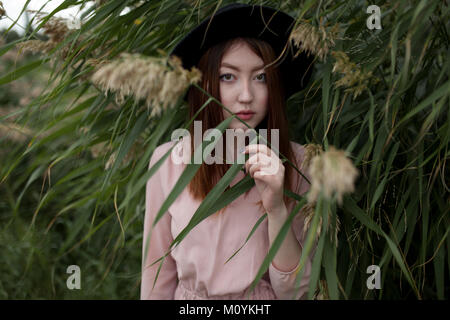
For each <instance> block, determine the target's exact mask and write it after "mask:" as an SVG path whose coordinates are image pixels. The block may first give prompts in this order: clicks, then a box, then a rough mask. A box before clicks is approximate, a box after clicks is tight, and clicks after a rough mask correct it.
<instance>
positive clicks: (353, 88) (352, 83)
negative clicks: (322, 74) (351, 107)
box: [331, 51, 378, 99]
mask: <svg viewBox="0 0 450 320" xmlns="http://www.w3.org/2000/svg"><path fill="white" fill-rule="evenodd" d="M331 54H332V55H333V57H334V58H335V59H336V62H335V63H334V66H333V70H332V72H339V73H341V74H342V75H343V77H342V78H341V79H339V80H338V81H336V83H335V84H336V86H337V87H347V89H345V91H346V92H349V93H353V99H355V98H356V97H357V96H359V95H360V94H361V93H362V92H363V91H364V89H366V88H367V86H368V85H369V82H370V80H373V81H374V82H377V81H378V79H377V78H373V77H372V72H371V71H369V72H363V71H362V70H361V68H360V67H359V66H357V65H356V64H355V63H354V62H351V61H350V58H349V57H348V55H347V54H346V53H345V52H342V51H333V52H332V53H331Z"/></svg>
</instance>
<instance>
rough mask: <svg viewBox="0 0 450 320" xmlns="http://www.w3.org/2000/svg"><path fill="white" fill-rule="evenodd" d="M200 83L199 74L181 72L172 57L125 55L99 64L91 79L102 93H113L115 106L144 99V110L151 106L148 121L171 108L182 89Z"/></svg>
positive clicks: (197, 72)
mask: <svg viewBox="0 0 450 320" xmlns="http://www.w3.org/2000/svg"><path fill="white" fill-rule="evenodd" d="M200 79H201V72H200V70H198V69H197V68H195V67H193V68H192V69H191V70H190V71H188V70H185V69H183V67H182V63H181V60H180V59H179V58H178V57H176V56H171V57H169V58H156V57H147V56H143V55H140V54H129V53H122V54H121V56H120V58H119V59H117V60H114V61H112V62H110V63H107V64H103V65H102V66H101V67H100V68H99V69H98V70H97V71H96V72H95V73H94V74H93V76H92V78H91V80H92V82H93V83H95V84H97V85H99V86H100V87H101V88H102V90H104V91H105V92H106V91H108V90H110V91H113V92H115V93H116V101H117V103H119V104H121V103H123V101H124V100H125V98H126V97H127V96H130V95H132V96H134V98H135V99H137V100H140V99H144V100H145V102H146V105H147V106H148V107H150V106H152V112H151V117H152V116H154V115H159V114H160V113H161V112H162V110H163V109H164V110H165V109H167V108H169V107H171V106H173V105H174V104H175V103H176V101H177V99H178V98H179V97H180V95H181V94H182V93H183V92H184V91H185V89H186V88H187V87H188V86H189V85H190V84H193V83H197V82H199V81H200Z"/></svg>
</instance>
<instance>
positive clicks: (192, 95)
mask: <svg viewBox="0 0 450 320" xmlns="http://www.w3.org/2000/svg"><path fill="white" fill-rule="evenodd" d="M239 40H243V41H245V42H246V43H247V44H248V45H249V47H250V48H251V50H252V51H253V52H254V53H255V54H257V55H258V56H259V57H260V58H261V59H262V60H263V62H264V64H265V65H268V64H270V63H272V62H273V61H274V60H275V58H276V57H275V53H274V51H273V49H272V47H271V46H270V45H269V44H268V43H267V42H265V41H262V40H258V39H254V38H244V37H240V38H233V39H230V40H227V41H224V42H221V43H219V44H217V45H215V46H213V47H211V48H209V49H208V50H207V51H206V52H205V53H204V54H203V56H202V57H201V59H200V61H199V63H198V64H197V68H199V69H200V70H201V71H202V82H201V87H202V88H203V89H204V90H205V91H206V92H208V93H209V94H211V96H213V97H214V98H216V99H217V100H218V101H220V83H219V77H220V74H219V72H220V70H219V68H220V62H221V61H222V57H223V55H224V54H225V52H226V51H227V50H228V49H229V48H230V47H231V46H233V44H235V43H236V42H237V41H239ZM265 72H266V81H267V82H266V83H267V88H268V113H267V115H266V117H265V118H264V119H263V120H262V121H261V123H260V124H259V125H258V126H257V127H256V128H254V129H255V130H256V132H258V129H260V128H264V129H267V141H268V142H269V143H270V142H271V135H270V132H271V129H279V140H280V141H279V152H280V153H281V154H283V155H284V156H285V157H287V158H288V159H289V160H290V161H291V162H292V163H294V164H295V163H296V162H295V159H294V152H293V150H292V148H291V144H290V137H289V130H288V121H287V118H286V111H285V110H286V101H285V93H284V88H283V85H282V81H281V75H280V72H279V69H278V67H277V66H275V65H272V66H269V67H268V68H266V69H265ZM187 100H188V104H189V116H190V118H192V117H193V116H194V114H195V113H196V112H197V111H198V109H199V108H200V107H201V106H202V105H203V104H204V103H205V102H206V101H207V100H208V96H207V95H205V94H204V93H203V92H201V91H200V90H198V89H197V88H195V87H191V88H190V89H189V91H188V95H187ZM195 120H201V123H202V132H205V131H206V130H208V129H210V128H215V127H217V125H219V124H220V123H221V122H222V121H223V120H225V119H224V117H223V113H222V107H221V106H220V105H218V104H217V103H215V102H214V101H213V102H210V103H209V105H208V106H206V107H205V108H204V109H203V110H202V111H201V112H200V114H199V115H198V117H197V118H196V119H195ZM189 131H190V133H191V137H193V136H194V126H193V124H192V125H191V127H190V128H189ZM222 141H223V146H224V150H226V146H225V144H226V139H222ZM246 144H247V143H246ZM191 150H192V152H194V139H191ZM222 154H225V152H224V153H222ZM280 158H281V155H280ZM230 166H231V165H230V164H227V163H226V161H224V163H223V164H219V163H213V164H206V163H204V162H203V163H202V164H201V166H200V168H199V170H198V171H197V173H196V175H195V176H194V178H193V179H192V180H191V182H190V184H189V186H188V189H189V192H190V193H191V195H192V196H193V197H194V198H195V199H198V200H203V199H204V198H205V197H206V195H207V194H208V192H209V191H211V189H212V188H213V187H214V186H215V185H216V184H217V182H218V181H219V180H220V179H221V178H222V177H223V176H224V175H225V173H226V171H227V170H228V169H229V168H230ZM284 167H285V181H284V185H285V188H287V189H289V190H294V189H293V188H292V181H293V180H292V173H293V169H292V167H291V166H290V165H288V164H287V163H285V164H284ZM247 174H248V173H247ZM229 188H230V186H228V187H227V189H226V190H228V189H229ZM249 191H250V190H249ZM249 191H247V192H246V193H245V197H246V196H247V195H248V192H249ZM291 200H292V199H291V198H288V197H286V196H284V201H285V204H286V206H287V205H288V202H289V201H291ZM255 204H259V205H260V209H261V210H264V209H263V207H262V201H258V202H257V203H255ZM223 209H225V208H223ZM221 211H222V210H221Z"/></svg>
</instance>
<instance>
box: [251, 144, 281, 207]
mask: <svg viewBox="0 0 450 320" xmlns="http://www.w3.org/2000/svg"><path fill="white" fill-rule="evenodd" d="M245 153H249V154H252V155H250V157H249V158H248V160H247V161H246V162H245V165H244V168H245V172H248V173H249V174H250V176H251V177H252V178H253V179H255V184H256V188H257V190H258V192H259V195H260V196H261V199H262V202H263V206H264V208H265V209H266V211H267V214H269V215H270V214H273V213H276V212H281V211H282V209H283V208H284V207H285V203H284V200H283V188H284V170H285V168H284V165H283V163H282V162H281V160H280V158H279V157H278V156H277V155H276V154H275V152H274V151H272V150H271V149H270V148H269V147H268V146H266V145H264V144H250V145H248V146H246V147H245V149H244V151H243V154H245Z"/></svg>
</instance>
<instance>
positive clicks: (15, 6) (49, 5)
mask: <svg viewBox="0 0 450 320" xmlns="http://www.w3.org/2000/svg"><path fill="white" fill-rule="evenodd" d="M0 2H2V3H3V7H4V9H5V11H6V14H7V15H8V16H9V17H10V18H11V19H13V20H16V19H17V17H18V16H19V14H20V12H21V11H22V8H23V6H24V5H25V3H26V0H0ZM63 2H64V0H31V1H30V3H29V4H28V9H29V10H39V9H40V8H41V7H42V6H43V5H45V7H44V8H43V9H42V11H44V12H49V13H50V12H51V11H52V10H54V9H55V8H57V7H58V6H59V5H60V4H61V3H63ZM91 3H92V4H87V6H88V7H89V6H90V5H94V1H92V2H91ZM84 10H86V8H84V9H83V11H84ZM79 15H80V9H79V6H77V7H75V6H74V7H70V8H67V9H65V10H63V11H61V12H58V13H57V14H56V16H57V17H63V18H74V17H78V16H79ZM30 18H31V17H30ZM12 23H13V21H11V20H10V19H9V18H5V17H3V18H2V19H1V20H0V30H3V29H7V28H8V27H9V26H10V25H11V24H12ZM17 24H18V25H15V26H14V27H13V29H14V30H15V31H17V32H19V33H22V32H23V31H24V29H23V28H22V27H25V25H26V19H25V14H22V16H21V17H20V19H19V21H18V22H17ZM34 25H35V24H34ZM20 26H22V27H20Z"/></svg>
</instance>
